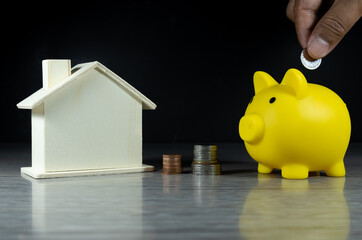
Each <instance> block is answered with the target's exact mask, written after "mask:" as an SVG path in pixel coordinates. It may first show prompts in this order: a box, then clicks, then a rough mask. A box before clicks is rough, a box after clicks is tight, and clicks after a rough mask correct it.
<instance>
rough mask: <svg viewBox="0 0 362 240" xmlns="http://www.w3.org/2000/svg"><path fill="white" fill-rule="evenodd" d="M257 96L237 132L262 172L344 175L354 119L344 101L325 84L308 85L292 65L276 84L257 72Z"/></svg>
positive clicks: (297, 175)
mask: <svg viewBox="0 0 362 240" xmlns="http://www.w3.org/2000/svg"><path fill="white" fill-rule="evenodd" d="M254 88H255V96H254V97H253V98H252V100H251V101H250V103H249V106H248V107H247V109H246V112H245V116H244V117H242V118H241V119H240V123H239V133H240V137H241V138H242V139H243V140H244V142H245V146H246V149H247V151H248V152H249V154H250V155H251V157H252V158H253V159H254V160H255V161H257V162H258V163H259V165H258V171H259V173H270V172H271V171H272V170H273V169H274V168H276V169H281V171H282V176H283V177H284V178H290V179H303V178H307V177H308V172H309V171H321V170H324V171H325V172H326V174H327V175H328V176H333V177H342V176H344V175H345V168H344V163H343V158H344V154H345V153H346V150H347V147H348V143H349V138H350V135H351V122H350V118H349V113H348V110H347V107H346V104H345V103H344V102H343V101H342V99H341V98H340V97H338V95H337V94H335V93H334V92H333V91H331V90H329V89H328V88H326V87H323V86H320V85H316V84H308V83H307V81H306V79H305V77H304V75H303V74H302V73H301V72H299V71H298V70H296V69H290V70H288V71H287V73H286V74H285V76H284V78H283V80H282V82H281V83H280V84H278V83H277V82H276V81H275V80H274V79H273V78H272V77H271V76H270V75H268V74H267V73H265V72H256V73H255V74H254Z"/></svg>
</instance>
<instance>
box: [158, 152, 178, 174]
mask: <svg viewBox="0 0 362 240" xmlns="http://www.w3.org/2000/svg"><path fill="white" fill-rule="evenodd" d="M181 173H182V166H181V154H163V168H162V174H181Z"/></svg>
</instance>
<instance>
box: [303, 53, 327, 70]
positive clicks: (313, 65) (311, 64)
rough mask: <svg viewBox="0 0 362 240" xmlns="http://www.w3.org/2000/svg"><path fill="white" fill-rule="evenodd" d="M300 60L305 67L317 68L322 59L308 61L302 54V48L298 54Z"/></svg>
mask: <svg viewBox="0 0 362 240" xmlns="http://www.w3.org/2000/svg"><path fill="white" fill-rule="evenodd" d="M300 60H301V61H302V64H303V66H304V67H305V68H307V69H309V70H314V69H317V68H318V67H319V65H321V63H322V59H321V58H320V59H317V60H314V61H309V60H308V59H307V58H306V57H305V56H304V50H303V51H302V53H301V54H300Z"/></svg>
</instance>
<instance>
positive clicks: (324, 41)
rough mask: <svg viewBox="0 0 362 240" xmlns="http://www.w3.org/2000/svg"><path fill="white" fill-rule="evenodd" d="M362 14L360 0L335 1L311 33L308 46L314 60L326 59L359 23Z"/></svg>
mask: <svg viewBox="0 0 362 240" xmlns="http://www.w3.org/2000/svg"><path fill="white" fill-rule="evenodd" d="M361 14H362V10H361V2H360V1H359V0H340V1H335V3H334V4H333V5H332V7H331V8H330V9H329V11H328V12H327V13H326V14H325V15H324V16H323V17H322V18H321V19H320V20H319V22H318V23H317V25H316V26H315V28H314V30H313V32H312V33H311V35H310V37H309V40H308V44H307V51H308V54H309V55H310V56H311V57H312V58H314V59H319V58H323V57H325V56H326V55H327V54H328V53H330V52H331V51H332V50H333V49H334V48H335V47H336V46H337V44H338V43H339V42H340V41H341V40H342V38H343V37H344V36H345V35H346V33H347V32H348V31H349V30H350V29H351V28H352V26H353V25H354V24H355V23H356V22H357V21H358V19H359V18H360V17H361Z"/></svg>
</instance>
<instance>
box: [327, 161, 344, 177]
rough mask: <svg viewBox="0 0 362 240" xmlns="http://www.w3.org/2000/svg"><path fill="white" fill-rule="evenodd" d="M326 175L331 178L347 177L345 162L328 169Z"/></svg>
mask: <svg viewBox="0 0 362 240" xmlns="http://www.w3.org/2000/svg"><path fill="white" fill-rule="evenodd" d="M326 174H327V176H329V177H344V176H345V175H346V170H345V169H344V163H343V160H342V161H340V162H337V163H335V164H334V165H332V166H330V167H329V168H328V169H326Z"/></svg>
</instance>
